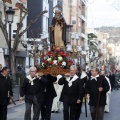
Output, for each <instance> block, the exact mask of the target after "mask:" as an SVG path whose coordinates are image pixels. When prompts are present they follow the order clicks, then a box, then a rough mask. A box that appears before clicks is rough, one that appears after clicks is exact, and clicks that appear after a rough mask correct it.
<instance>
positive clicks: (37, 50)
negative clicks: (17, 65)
mask: <svg viewBox="0 0 120 120" xmlns="http://www.w3.org/2000/svg"><path fill="white" fill-rule="evenodd" d="M34 42H35V41H34ZM43 49H44V48H43V45H42V44H34V45H30V44H28V45H27V50H28V52H29V55H31V56H32V57H33V58H34V66H35V65H36V64H37V62H36V61H37V58H40V56H41V54H42V51H43Z"/></svg>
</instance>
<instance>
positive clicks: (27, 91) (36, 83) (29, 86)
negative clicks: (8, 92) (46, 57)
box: [20, 67, 47, 120]
mask: <svg viewBox="0 0 120 120" xmlns="http://www.w3.org/2000/svg"><path fill="white" fill-rule="evenodd" d="M36 72H37V69H36V67H31V68H30V75H28V76H26V78H25V79H24V81H23V85H22V87H21V89H20V102H21V101H22V100H23V97H24V96H25V106H26V111H25V116H24V117H25V118H24V120H31V107H32V105H33V120H39V115H40V109H41V102H42V99H43V93H44V88H43V86H44V85H43V84H45V83H47V79H45V78H44V77H41V76H39V75H38V74H37V73H36Z"/></svg>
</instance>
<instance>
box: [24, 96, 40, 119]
mask: <svg viewBox="0 0 120 120" xmlns="http://www.w3.org/2000/svg"><path fill="white" fill-rule="evenodd" d="M25 105H26V111H25V117H24V120H31V107H32V105H33V114H34V115H33V120H39V115H40V108H41V107H40V106H41V104H40V103H39V102H38V101H37V98H36V97H35V96H34V98H33V101H32V103H28V102H27V103H25Z"/></svg>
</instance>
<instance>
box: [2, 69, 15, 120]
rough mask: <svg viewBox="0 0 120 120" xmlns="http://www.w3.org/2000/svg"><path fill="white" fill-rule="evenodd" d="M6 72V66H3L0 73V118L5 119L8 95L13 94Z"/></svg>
mask: <svg viewBox="0 0 120 120" xmlns="http://www.w3.org/2000/svg"><path fill="white" fill-rule="evenodd" d="M8 73H9V68H8V67H3V68H2V70H1V73H0V120H7V104H8V97H10V96H11V97H12V96H13V92H12V86H11V81H10V79H9V77H8Z"/></svg>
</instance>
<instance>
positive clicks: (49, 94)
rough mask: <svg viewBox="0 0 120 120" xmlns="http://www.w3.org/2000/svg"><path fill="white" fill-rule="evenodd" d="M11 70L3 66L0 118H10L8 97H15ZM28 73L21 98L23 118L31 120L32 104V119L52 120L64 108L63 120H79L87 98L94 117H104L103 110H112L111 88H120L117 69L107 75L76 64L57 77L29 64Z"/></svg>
mask: <svg viewBox="0 0 120 120" xmlns="http://www.w3.org/2000/svg"><path fill="white" fill-rule="evenodd" d="M9 71H10V70H9V68H8V67H3V68H2V65H0V120H7V105H8V100H9V99H8V98H12V97H13V91H12V84H11V80H10V77H9ZM24 75H25V74H24ZM25 76H26V77H25V79H24V81H23V83H22V86H21V88H20V99H19V101H20V102H21V101H22V100H25V115H24V120H31V108H32V106H33V120H39V119H41V120H51V113H59V112H60V110H62V109H63V120H79V119H80V115H81V109H82V103H83V101H86V99H87V100H88V99H89V106H90V113H91V118H92V120H103V119H104V113H105V112H106V113H109V111H110V110H109V103H110V102H109V101H110V93H111V91H112V90H114V89H117V90H118V89H119V87H120V85H119V79H120V74H119V72H118V71H117V72H116V73H115V74H114V73H113V72H108V73H107V74H106V72H105V71H104V70H99V69H98V68H92V70H89V69H87V70H86V71H85V70H82V68H81V67H80V66H76V65H72V66H71V67H70V71H69V73H66V74H65V75H57V76H52V75H50V74H45V75H39V74H38V73H37V69H36V67H30V73H29V75H25ZM83 98H84V100H83ZM85 104H86V103H85ZM40 116H41V118H39V117H40Z"/></svg>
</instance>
